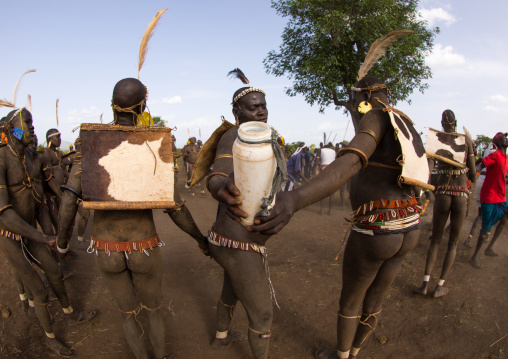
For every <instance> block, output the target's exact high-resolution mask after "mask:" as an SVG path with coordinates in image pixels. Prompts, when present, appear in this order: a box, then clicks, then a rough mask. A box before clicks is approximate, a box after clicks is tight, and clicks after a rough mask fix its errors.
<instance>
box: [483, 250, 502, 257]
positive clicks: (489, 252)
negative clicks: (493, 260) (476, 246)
mask: <svg viewBox="0 0 508 359" xmlns="http://www.w3.org/2000/svg"><path fill="white" fill-rule="evenodd" d="M484 254H485V255H486V256H489V257H499V254H498V253H497V252H496V251H495V250H493V249H492V248H487V249H486V250H485V252H484Z"/></svg>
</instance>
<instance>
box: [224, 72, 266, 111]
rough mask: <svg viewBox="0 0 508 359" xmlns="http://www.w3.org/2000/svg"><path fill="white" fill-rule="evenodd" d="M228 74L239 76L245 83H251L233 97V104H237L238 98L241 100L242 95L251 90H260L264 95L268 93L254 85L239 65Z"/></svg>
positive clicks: (234, 76)
mask: <svg viewBox="0 0 508 359" xmlns="http://www.w3.org/2000/svg"><path fill="white" fill-rule="evenodd" d="M228 76H230V77H233V78H237V79H239V80H240V81H242V82H243V83H244V84H245V85H249V88H247V89H245V90H243V91H242V92H240V93H239V94H238V95H236V96H235V98H234V99H233V104H235V103H236V102H238V100H240V99H241V98H242V97H244V96H245V95H247V94H248V93H251V92H259V93H262V94H263V95H266V94H265V92H264V91H263V90H261V89H260V88H257V87H252V86H251V84H250V82H249V79H248V78H247V76H245V74H244V73H243V71H242V70H240V69H239V68H238V67H237V68H236V69H234V70H231V71H229V72H228Z"/></svg>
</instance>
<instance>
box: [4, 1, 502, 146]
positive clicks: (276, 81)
mask: <svg viewBox="0 0 508 359" xmlns="http://www.w3.org/2000/svg"><path fill="white" fill-rule="evenodd" d="M163 8H168V11H167V12H166V14H164V15H163V17H162V19H161V20H160V22H159V26H158V28H157V30H156V32H155V34H154V36H153V38H152V40H151V42H150V49H149V52H148V54H147V59H146V62H145V65H144V67H143V69H142V70H141V75H140V80H141V81H142V82H143V83H145V84H146V85H147V86H148V89H149V91H150V97H149V101H148V106H149V109H150V112H151V114H152V115H153V116H157V115H158V116H161V117H162V118H163V119H164V120H167V121H168V124H169V125H170V126H172V127H173V126H176V127H177V128H178V129H177V131H176V132H175V136H176V138H177V146H179V147H181V146H182V145H183V144H184V142H185V140H186V139H187V137H188V136H187V130H189V132H190V135H191V136H196V137H199V135H198V133H199V129H201V135H202V139H203V140H206V138H208V136H209V135H210V134H211V132H212V131H213V130H214V129H215V128H216V127H217V126H218V125H219V124H220V117H221V115H224V116H225V117H226V119H228V120H230V121H232V120H233V117H232V114H231V96H232V94H233V92H234V91H235V90H236V89H237V88H239V87H240V86H241V84H240V83H239V81H238V80H231V79H229V78H227V77H226V74H227V73H228V71H230V70H232V69H233V68H235V67H239V68H241V69H242V70H243V71H244V72H245V74H246V75H247V77H248V78H249V79H250V81H251V84H252V85H253V86H256V87H260V88H262V89H264V90H265V91H266V93H267V104H268V109H269V123H270V124H271V125H272V126H274V127H275V128H277V130H278V131H279V132H280V133H281V134H282V135H283V136H284V137H285V138H286V141H288V142H294V141H300V140H303V141H305V142H306V143H308V144H311V143H315V144H317V143H319V142H320V141H321V139H322V137H323V132H324V131H326V132H327V133H330V132H332V133H333V135H332V137H333V136H334V135H335V134H337V136H336V141H335V142H338V141H340V140H342V139H343V138H344V134H345V129H346V126H347V123H348V119H349V118H348V116H347V115H344V114H343V111H342V110H335V109H334V108H333V107H330V108H329V109H327V111H325V113H324V114H320V113H319V111H318V108H317V107H311V106H309V105H308V104H307V103H306V102H305V101H304V99H303V97H301V96H297V97H288V96H287V95H285V92H284V91H285V88H286V87H288V86H290V85H291V83H290V82H289V80H287V79H285V78H280V77H274V76H272V75H267V74H266V73H265V70H264V67H263V64H262V61H263V59H264V58H265V57H266V55H267V53H268V52H269V51H270V50H272V49H277V48H278V47H279V45H280V42H281V38H280V36H281V34H282V30H283V29H284V26H285V24H286V19H284V18H281V17H279V16H277V14H276V13H275V10H274V9H272V8H271V3H270V1H264V0H258V1H245V0H237V1H233V0H216V1H204V0H202V1H198V0H187V1H149V0H147V1H143V2H139V1H128V0H124V1H106V0H103V1H95V0H91V1H90V0H89V1H80V2H78V1H51V0H47V1H35V0H32V1H28V0H3V1H2V13H3V14H4V16H3V18H2V21H1V22H0V29H1V33H2V34H3V37H4V46H3V50H2V56H1V60H0V63H1V65H2V66H1V68H2V71H0V97H2V98H6V99H7V100H12V92H13V88H14V84H15V82H16V80H17V78H18V77H19V76H20V75H21V74H22V73H23V72H24V71H25V70H27V69H31V68H35V69H37V72H35V73H31V74H28V75H26V76H25V77H24V78H23V80H22V83H21V87H20V88H19V91H18V95H17V101H16V102H17V105H18V106H23V105H26V98H27V95H28V94H31V96H32V113H33V116H34V125H35V128H36V133H37V135H38V137H39V140H40V142H42V141H43V140H44V138H45V133H46V131H47V130H48V129H49V128H52V127H55V126H56V121H55V101H56V99H57V98H59V99H60V103H59V120H60V125H59V130H60V131H61V132H62V138H63V139H64V140H67V141H73V140H74V138H75V137H76V136H77V132H76V133H72V132H71V130H72V129H73V128H74V127H76V126H77V125H79V124H80V123H82V122H99V117H100V114H101V113H103V114H104V115H103V121H104V123H107V122H110V121H111V120H112V111H111V107H110V103H111V94H112V90H113V86H114V85H115V83H116V82H117V81H118V80H120V79H122V78H125V77H136V76H137V58H138V50H139V43H140V40H141V37H142V35H143V33H144V31H145V29H146V26H147V25H148V23H149V22H150V21H151V20H152V18H153V16H154V15H155V13H156V12H157V10H158V9H163ZM420 10H421V13H422V16H424V17H425V18H426V19H427V20H428V21H429V24H430V25H432V26H439V27H440V28H441V33H440V34H439V35H437V37H436V39H435V42H434V43H435V47H434V50H433V53H432V54H430V55H429V57H428V59H427V61H428V64H429V65H430V66H431V68H432V71H433V78H432V79H431V80H430V81H429V85H430V88H429V89H428V90H427V91H426V92H425V94H423V95H422V94H420V93H415V94H413V95H412V96H411V100H412V105H408V104H406V103H399V104H398V106H397V107H398V108H400V109H401V110H402V111H404V112H405V113H407V114H408V115H409V116H410V117H411V118H412V119H413V121H414V122H415V123H416V127H417V129H418V130H419V131H423V132H424V133H426V132H427V129H426V127H433V128H439V127H440V119H441V113H442V111H443V110H445V109H447V108H450V109H452V110H453V111H454V112H455V114H456V116H457V118H458V120H459V128H462V126H466V127H467V128H468V129H469V131H470V132H471V133H472V134H473V135H477V134H485V135H488V136H490V137H492V136H493V135H494V134H495V133H496V132H498V131H507V128H506V127H507V126H506V119H507V115H508V110H507V105H508V87H506V86H504V83H505V82H506V80H507V78H508V61H507V60H506V59H508V46H507V45H508V40H507V39H506V36H505V35H504V29H503V27H502V24H503V21H505V20H504V16H505V15H504V14H506V13H507V12H508V1H506V0H496V1H494V0H484V1H482V2H481V3H480V2H477V1H471V0H467V1H466V0H462V1H460V0H442V1H434V0H423V1H421V3H420ZM8 112H9V111H8V109H6V108H0V115H1V116H4V115H5V114H6V113H8ZM352 136H353V129H352V126H349V130H348V132H347V134H346V135H345V138H346V139H350V138H351V137H352Z"/></svg>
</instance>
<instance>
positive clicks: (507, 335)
mask: <svg viewBox="0 0 508 359" xmlns="http://www.w3.org/2000/svg"><path fill="white" fill-rule="evenodd" d="M506 337H508V333H506V334H505V335H503V336H502V337H501V339H499V340H498V341H496V342H494V343H492V344H491V345H490V347H492V346H494V344H497V343H499V342H500V341H501V340H503V339H504V338H506Z"/></svg>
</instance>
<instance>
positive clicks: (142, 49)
mask: <svg viewBox="0 0 508 359" xmlns="http://www.w3.org/2000/svg"><path fill="white" fill-rule="evenodd" d="M167 10H168V9H167V8H166V9H164V10H159V11H157V14H155V17H154V18H153V20H152V21H151V22H150V23H149V24H148V27H147V28H146V30H145V33H144V35H143V38H142V39H141V44H140V45H139V55H138V80H139V71H141V68H142V67H143V64H144V63H145V58H146V53H147V52H148V42H149V41H150V39H151V38H152V35H153V33H154V31H155V28H156V27H157V23H158V22H159V19H160V18H161V16H162V14H164V13H165V12H166V11H167Z"/></svg>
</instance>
